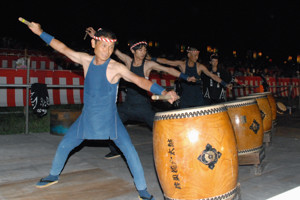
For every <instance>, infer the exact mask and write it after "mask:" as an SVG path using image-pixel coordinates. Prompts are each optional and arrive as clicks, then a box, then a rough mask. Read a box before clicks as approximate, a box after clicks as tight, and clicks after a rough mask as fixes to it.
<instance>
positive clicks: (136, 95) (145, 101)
mask: <svg viewBox="0 0 300 200" xmlns="http://www.w3.org/2000/svg"><path fill="white" fill-rule="evenodd" d="M86 32H87V33H88V34H89V35H90V36H91V37H93V36H94V34H95V32H96V31H95V30H94V29H93V28H92V27H88V28H87V29H86ZM129 45H130V51H131V53H132V54H133V58H131V57H130V56H128V55H127V54H125V53H122V52H121V51H120V50H119V49H116V50H115V51H114V53H115V55H116V56H117V57H118V58H119V59H120V60H121V61H122V62H123V63H124V64H125V66H126V67H127V68H128V69H129V70H130V71H131V72H133V73H135V74H136V75H138V76H141V77H144V78H146V79H149V76H150V73H151V71H153V70H155V71H162V72H165V73H168V74H171V75H172V76H174V77H178V78H181V79H184V80H186V81H188V82H191V81H194V82H195V81H196V80H195V77H188V76H187V75H185V74H183V73H180V72H179V71H178V70H176V69H174V68H173V67H165V66H162V65H160V64H158V63H156V62H154V61H149V60H145V57H146V55H147V46H148V44H147V42H146V41H143V40H141V41H138V40H137V41H131V42H130V44H129ZM126 89H127V93H126V98H125V102H123V103H121V104H120V105H119V106H118V112H119V115H120V118H121V120H122V122H123V123H125V122H126V121H129V120H133V121H140V122H146V123H147V125H148V126H149V127H150V128H151V129H152V128H153V120H154V116H155V111H154V110H153V109H152V105H151V102H150V100H149V95H148V94H147V92H146V91H145V90H142V89H141V88H139V87H137V86H136V85H134V84H132V83H128V84H127V83H126ZM109 148H110V150H111V152H110V153H108V154H107V155H106V156H105V158H106V159H112V158H116V157H119V156H120V154H119V152H118V151H117V150H116V149H115V148H114V146H113V145H111V144H110V145H109Z"/></svg>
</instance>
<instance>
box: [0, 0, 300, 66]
mask: <svg viewBox="0 0 300 200" xmlns="http://www.w3.org/2000/svg"><path fill="white" fill-rule="evenodd" d="M6 1H7V0H6ZM229 2H230V3H229ZM234 2H235V3H233V1H200V0H197V1H196V0H193V1H192V0H184V1H180V3H176V1H168V0H165V1H164V0H160V1H157V0H140V1H128V0H116V1H113V0H111V1H87V0H86V1H80V3H78V2H77V1H63V0H61V1H57V0H54V1H48V2H47V1H33V0H28V1H22V2H16V1H12V0H11V1H7V2H3V3H1V7H2V13H1V15H2V16H1V19H2V20H1V21H2V22H3V24H2V27H1V37H3V36H9V37H13V38H16V39H17V40H18V41H20V42H23V43H28V44H32V45H34V44H38V45H41V44H43V43H42V42H41V40H40V39H39V38H38V37H36V36H34V35H33V34H32V33H31V32H30V31H29V30H28V29H27V27H26V26H25V25H23V24H22V23H20V22H19V21H18V17H20V16H21V17H24V18H25V19H27V20H29V21H35V22H38V23H40V24H41V25H42V28H43V29H44V30H45V31H46V32H48V33H49V34H52V35H53V36H55V37H56V38H57V39H59V40H61V41H63V42H64V43H66V44H67V45H68V46H70V47H74V48H75V46H76V47H78V46H82V47H84V48H88V47H89V41H87V40H86V41H84V40H83V37H84V31H85V28H86V27H88V26H92V27H94V28H95V29H97V28H98V27H105V28H109V29H111V30H112V31H114V32H115V33H116V35H117V37H118V40H119V45H120V46H121V47H122V45H123V46H124V45H126V44H127V42H128V40H130V39H133V38H145V39H147V40H148V41H150V40H152V41H158V42H159V44H160V47H161V48H164V51H170V52H171V51H172V50H173V49H175V45H176V44H184V45H193V46H197V47H198V48H199V49H200V50H202V49H205V47H206V46H207V45H210V46H212V47H215V48H217V49H219V53H220V54H224V55H225V54H230V53H232V51H233V50H236V51H237V52H238V53H239V52H245V51H247V50H255V51H262V52H263V54H264V55H268V56H270V57H271V58H272V59H273V60H284V59H287V57H288V56H289V55H290V56H293V57H294V58H295V57H296V56H297V54H300V31H299V29H300V28H299V27H300V12H299V8H300V5H299V1H296V0H295V1H280V2H274V1H267V2H266V1H246V0H245V1H234ZM3 11H5V12H3ZM166 47H167V49H166ZM166 53H168V52H166Z"/></svg>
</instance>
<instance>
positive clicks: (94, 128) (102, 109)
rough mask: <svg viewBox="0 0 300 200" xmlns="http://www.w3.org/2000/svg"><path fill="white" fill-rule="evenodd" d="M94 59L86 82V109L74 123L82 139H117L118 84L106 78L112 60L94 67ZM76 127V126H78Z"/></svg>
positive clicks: (84, 108) (78, 135)
mask: <svg viewBox="0 0 300 200" xmlns="http://www.w3.org/2000/svg"><path fill="white" fill-rule="evenodd" d="M94 60H95V57H94V58H93V59H92V61H91V63H90V65H89V68H88V72H87V74H86V77H85V80H84V107H83V109H82V113H81V115H80V116H79V118H78V119H77V121H76V122H75V123H74V124H76V125H77V137H78V138H80V139H109V138H113V139H114V138H117V128H116V124H117V121H118V120H120V118H119V115H118V113H117V107H116V100H117V92H118V84H119V83H116V84H111V83H110V82H108V80H107V77H106V71H107V66H108V63H109V61H110V58H109V59H108V60H107V61H106V62H105V63H103V64H102V65H94ZM76 125H75V126H76Z"/></svg>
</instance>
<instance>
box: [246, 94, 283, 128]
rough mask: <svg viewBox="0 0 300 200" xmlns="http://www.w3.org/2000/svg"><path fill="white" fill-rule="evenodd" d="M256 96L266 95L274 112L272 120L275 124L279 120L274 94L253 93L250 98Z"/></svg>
mask: <svg viewBox="0 0 300 200" xmlns="http://www.w3.org/2000/svg"><path fill="white" fill-rule="evenodd" d="M256 95H266V96H267V98H268V101H269V104H270V106H271V110H272V120H273V122H274V121H276V119H277V107H276V100H275V98H274V96H273V94H272V92H261V93H252V94H250V95H249V96H256Z"/></svg>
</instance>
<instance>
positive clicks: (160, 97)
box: [151, 95, 172, 100]
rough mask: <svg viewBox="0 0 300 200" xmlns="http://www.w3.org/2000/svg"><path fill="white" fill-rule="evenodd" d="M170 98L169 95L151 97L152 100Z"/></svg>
mask: <svg viewBox="0 0 300 200" xmlns="http://www.w3.org/2000/svg"><path fill="white" fill-rule="evenodd" d="M171 98H172V97H171V96H170V95H152V96H151V99H152V100H169V99H171Z"/></svg>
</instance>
